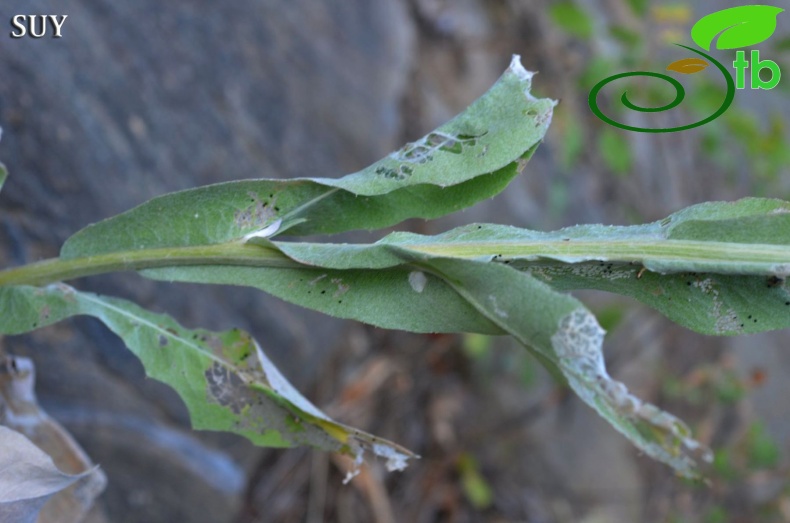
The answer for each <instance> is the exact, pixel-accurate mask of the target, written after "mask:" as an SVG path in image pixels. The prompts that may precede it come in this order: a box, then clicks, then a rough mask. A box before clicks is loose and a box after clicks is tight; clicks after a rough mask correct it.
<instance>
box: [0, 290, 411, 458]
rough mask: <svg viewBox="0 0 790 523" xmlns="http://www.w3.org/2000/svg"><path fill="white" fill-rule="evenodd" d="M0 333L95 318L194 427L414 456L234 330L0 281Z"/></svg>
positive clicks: (272, 443) (268, 442)
mask: <svg viewBox="0 0 790 523" xmlns="http://www.w3.org/2000/svg"><path fill="white" fill-rule="evenodd" d="M0 310H3V311H4V313H3V315H2V316H0V333H3V334H20V333H23V332H27V331H30V330H32V329H35V328H37V327H41V326H44V325H49V324H51V323H54V322H57V321H60V320H62V319H64V318H67V317H69V316H74V315H77V314H87V315H90V316H94V317H96V318H98V319H100V320H101V321H102V322H103V323H104V324H105V325H107V326H108V327H109V328H110V330H112V331H113V332H114V333H115V334H117V335H118V336H119V337H121V338H122V339H123V340H124V342H125V343H126V345H127V347H129V349H130V350H131V351H132V352H133V353H134V354H135V355H136V356H137V357H138V358H140V360H141V361H142V363H143V365H144V367H145V370H146V373H147V374H148V376H149V377H151V378H154V379H156V380H159V381H162V382H164V383H167V384H168V385H170V386H171V387H173V388H174V389H175V390H176V391H177V392H178V394H179V395H180V396H181V398H182V399H183V400H184V403H185V404H186V406H187V408H188V409H189V413H190V417H191V420H192V425H193V427H195V428H196V429H206V430H224V431H229V432H234V433H237V434H240V435H242V436H244V437H246V438H248V439H249V440H250V441H252V442H253V443H255V444H257V445H262V446H269V447H293V446H297V445H310V446H313V447H316V448H319V449H323V450H328V451H334V452H343V453H346V454H351V455H353V456H356V457H357V458H358V459H361V456H362V454H363V452H364V451H365V450H369V451H371V452H373V453H374V454H376V455H379V456H383V457H384V458H386V459H387V460H388V468H390V469H391V470H394V469H402V468H404V467H405V466H406V460H408V459H409V458H410V457H414V455H413V454H412V453H411V452H409V451H407V450H405V449H403V448H401V447H399V446H397V445H395V444H394V443H391V442H388V441H386V440H383V439H380V438H376V437H374V436H372V435H370V434H366V433H364V432H361V431H359V430H356V429H352V428H350V427H347V426H345V425H342V424H339V423H337V422H335V421H332V420H331V419H329V418H328V417H327V416H326V415H325V414H323V413H322V412H321V411H320V410H318V409H317V408H316V407H315V406H313V405H312V404H311V403H310V402H309V401H308V400H307V399H305V398H304V397H303V396H301V395H300V394H299V393H298V392H297V391H296V390H295V389H294V388H293V387H292V386H291V384H290V383H289V382H288V381H287V380H286V379H285V378H284V377H283V376H282V374H281V373H280V372H279V370H277V368H276V367H275V366H274V364H273V363H272V362H271V360H269V358H268V357H267V356H266V354H265V353H264V352H263V350H262V349H261V347H260V345H258V343H257V342H256V341H255V340H254V339H252V338H251V337H250V336H249V335H248V334H247V333H245V332H243V331H240V330H238V329H233V330H230V331H225V332H220V333H214V332H210V331H206V330H202V329H197V330H190V329H186V328H184V327H182V326H181V325H179V324H178V323H176V322H175V321H174V320H173V319H171V318H170V317H169V316H166V315H163V314H154V313H151V312H148V311H146V310H144V309H141V308H140V307H138V306H137V305H134V304H132V303H129V302H127V301H124V300H119V299H115V298H107V297H102V296H98V295H95V294H89V293H83V292H77V291H75V290H74V289H72V288H71V287H68V286H66V285H63V284H56V285H50V286H47V287H45V288H38V287H28V286H15V287H0Z"/></svg>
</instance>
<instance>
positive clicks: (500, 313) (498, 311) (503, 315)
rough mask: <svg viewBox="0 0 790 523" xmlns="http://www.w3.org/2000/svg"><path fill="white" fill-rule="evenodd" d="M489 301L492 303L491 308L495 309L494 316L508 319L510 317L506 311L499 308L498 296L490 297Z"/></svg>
mask: <svg viewBox="0 0 790 523" xmlns="http://www.w3.org/2000/svg"><path fill="white" fill-rule="evenodd" d="M488 301H489V302H490V303H491V307H493V308H494V314H496V315H497V316H499V317H500V318H507V317H508V315H507V311H504V310H502V309H500V308H499V304H498V303H497V301H496V296H494V295H493V294H491V295H489V296H488Z"/></svg>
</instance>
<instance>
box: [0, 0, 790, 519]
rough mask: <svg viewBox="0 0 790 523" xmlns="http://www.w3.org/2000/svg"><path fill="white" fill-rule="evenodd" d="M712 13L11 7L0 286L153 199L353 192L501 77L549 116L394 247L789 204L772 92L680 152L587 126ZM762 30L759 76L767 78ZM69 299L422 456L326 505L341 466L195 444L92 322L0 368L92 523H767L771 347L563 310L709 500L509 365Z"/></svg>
mask: <svg viewBox="0 0 790 523" xmlns="http://www.w3.org/2000/svg"><path fill="white" fill-rule="evenodd" d="M726 5H735V4H734V3H728V2H712V1H704V2H695V3H693V4H692V3H691V2H665V1H657V2H649V3H648V2H646V1H643V0H578V1H548V0H539V1H534V2H527V1H520V0H452V1H450V0H445V1H443V0H379V1H376V2H368V1H366V0H347V1H338V0H328V1H326V2H321V3H319V2H312V1H309V0H293V1H291V2H287V3H286V2H273V1H267V0H237V1H235V2H232V3H217V2H211V1H209V0H192V1H184V0H177V1H176V0H173V1H170V2H166V3H162V2H157V1H155V0H138V1H136V2H126V3H121V2H111V1H109V0H95V1H91V2H87V1H78V0H63V1H59V2H55V1H54V0H24V1H23V0H7V1H5V2H3V5H2V6H0V23H2V24H8V25H7V26H6V28H5V29H4V30H3V31H2V32H0V126H2V128H3V137H2V141H0V159H2V161H3V162H5V163H6V165H7V167H8V168H9V171H10V174H11V176H10V178H9V180H8V182H7V184H6V187H5V188H4V190H3V193H2V194H1V195H0V198H2V199H1V200H0V246H2V247H0V264H2V265H3V266H10V265H16V264H21V263H27V262H31V261H34V260H37V259H42V258H46V257H52V256H55V255H56V254H57V252H58V248H59V246H60V245H61V244H62V242H63V241H64V240H65V239H66V238H67V237H68V236H69V235H70V234H72V233H73V232H75V231H77V230H78V229H80V228H81V227H83V226H85V225H87V224H88V223H91V222H94V221H97V220H100V219H102V218H105V217H108V216H111V215H113V214H116V213H119V212H121V211H124V210H126V209H128V208H130V207H132V206H134V205H137V204H139V203H142V202H143V201H145V200H147V199H149V198H151V197H153V196H156V195H158V194H161V193H163V192H167V191H174V190H179V189H186V188H189V187H193V186H196V185H203V184H208V183H214V182H220V181H226V180H233V179H242V178H255V177H282V178H289V177H296V176H340V175H342V174H345V173H349V172H353V171H355V170H357V169H359V168H361V167H363V166H365V165H367V164H368V163H371V162H372V161H374V160H376V159H378V158H379V157H381V156H383V155H385V154H387V153H388V152H389V151H391V150H393V149H395V148H397V147H398V146H400V145H401V144H402V143H404V142H406V141H410V140H414V139H416V138H418V137H419V136H421V135H422V134H424V133H425V132H427V131H429V130H431V129H433V128H434V127H435V126H437V125H439V124H440V123H442V122H443V121H445V120H447V119H448V118H450V117H452V116H453V115H454V114H456V113H457V112H459V111H460V110H462V109H463V108H464V107H465V106H466V105H468V104H469V103H470V102H471V101H473V100H474V99H475V98H476V97H478V96H479V95H480V94H482V93H483V92H484V91H485V90H486V89H487V88H488V87H489V86H490V85H491V84H492V83H493V82H494V81H495V80H496V78H497V77H498V76H499V74H501V72H502V71H503V70H504V69H505V67H506V66H507V64H508V62H509V60H510V55H511V54H512V53H518V54H521V55H522V61H523V63H524V65H525V66H526V67H527V68H528V69H531V70H538V71H539V72H540V74H539V75H538V76H537V77H536V78H535V91H536V92H537V93H538V94H539V95H543V96H550V97H552V98H557V99H560V100H561V104H560V105H559V107H558V109H557V112H556V113H555V118H554V124H553V126H552V129H551V131H550V134H549V136H548V137H547V139H546V142H545V143H544V144H543V145H542V146H541V148H540V149H539V150H538V153H537V154H536V155H535V157H534V159H533V160H532V161H531V162H530V163H529V164H528V166H527V168H526V170H525V173H524V174H523V175H522V176H521V177H520V178H519V179H517V180H516V181H515V182H514V183H513V184H512V186H511V187H510V188H509V189H508V190H507V191H505V192H504V193H503V194H502V195H500V196H498V197H497V198H495V199H494V201H490V202H485V203H483V204H480V205H478V206H477V207H475V208H473V209H470V210H467V211H466V212H463V213H461V214H459V215H458V216H453V217H449V218H446V219H442V220H437V221H435V222H430V223H425V222H422V221H410V222H407V223H406V224H402V225H400V226H399V227H398V228H399V229H410V230H415V231H418V232H424V233H436V232H440V231H443V230H446V229H447V228H449V227H452V226H454V225H458V224H461V223H468V222H472V221H488V222H498V223H510V224H514V225H518V226H523V227H530V228H535V229H553V228H557V227H561V226H566V225H573V224H576V223H582V222H603V223H613V224H631V223H641V222H644V221H651V220H655V219H659V218H662V217H664V216H666V215H667V214H669V213H671V212H673V211H675V210H678V209H680V208H682V207H685V206H687V205H690V204H693V203H696V202H701V201H705V200H712V199H736V198H739V197H743V196H748V195H756V196H775V197H781V198H786V199H787V198H790V172H789V171H790V167H789V166H790V159H789V158H790V152H788V151H790V147H788V138H787V124H786V122H787V121H788V117H790V115H789V114H787V113H788V112H790V104H788V93H787V91H788V86H790V83H788V81H783V82H782V83H780V85H779V87H777V88H776V89H775V90H773V91H770V92H764V91H761V92H751V91H750V90H748V89H747V90H744V91H739V92H738V94H737V98H736V103H735V104H734V105H733V107H732V108H731V109H730V110H729V111H728V112H727V113H726V114H725V115H724V116H722V117H721V118H719V119H718V120H716V121H714V122H712V123H710V124H708V125H706V126H704V127H702V128H698V129H694V130H691V131H686V132H683V133H676V134H666V135H648V134H638V133H629V132H625V131H620V130H618V129H615V128H612V127H608V126H606V124H604V123H603V122H601V121H599V120H598V119H597V118H596V117H595V116H594V115H592V113H591V112H590V111H589V108H588V107H587V93H588V92H589V89H590V88H591V87H592V85H594V84H595V83H596V82H597V81H598V80H600V79H602V78H604V77H605V76H608V75H610V74H614V73H616V72H622V71H626V70H636V69H643V70H655V71H661V70H663V68H664V67H665V65H666V64H667V63H669V61H672V60H674V59H677V58H681V57H683V56H682V55H680V54H678V51H675V50H674V49H673V48H672V46H671V45H670V43H671V42H685V43H688V42H689V41H690V40H689V37H688V32H689V29H690V27H691V25H692V24H693V23H694V21H696V20H697V19H699V18H700V17H701V16H702V15H704V14H707V13H709V12H712V11H714V10H717V9H721V8H723V7H725V6H726ZM42 13H48V14H68V15H69V18H68V19H67V21H66V23H65V25H64V30H63V34H64V36H63V38H61V39H57V40H54V39H50V38H44V39H40V40H32V39H28V38H25V39H21V40H12V39H11V38H9V37H8V33H9V32H10V30H11V27H10V19H11V16H12V15H14V14H42ZM782 16H790V15H787V14H784V15H780V18H779V28H780V29H779V31H778V32H777V34H776V35H775V36H774V37H772V39H771V40H769V41H767V42H765V43H764V44H762V45H761V46H759V49H761V51H762V52H763V55H764V56H765V57H768V58H770V59H773V60H774V61H776V62H778V63H779V64H780V66H782V65H784V69H785V70H786V71H790V39H788V38H787V34H788V28H790V21H788V20H784V19H782ZM726 60H730V61H731V57H730V56H729V55H727V54H726V53H722V54H721V61H722V62H726ZM699 76H703V75H699ZM693 85H695V86H696V88H697V89H698V91H690V92H689V96H690V97H691V98H693V94H692V93H694V92H704V93H707V94H710V96H708V98H706V97H704V96H698V97H697V101H696V102H694V101H691V102H690V103H689V106H688V107H689V109H688V117H689V119H690V118H692V117H693V116H697V115H700V114H703V115H704V114H709V112H708V113H706V110H707V107H708V105H709V102H707V100H709V99H710V98H715V95H716V94H717V89H720V88H718V87H717V84H716V83H715V81H712V83H705V81H704V80H701V81H700V83H699V84H693ZM667 118H669V117H667ZM696 119H699V118H696ZM669 123H672V122H671V121H669ZM375 237H378V235H375V236H373V235H370V236H368V237H365V239H372V238H375ZM76 285H77V286H78V287H79V288H80V289H84V290H90V291H94V292H100V293H106V294H114V295H119V296H123V297H126V298H128V299H131V300H133V301H135V302H137V303H139V304H141V305H143V306H145V307H148V308H151V309H153V310H157V311H166V312H168V313H170V314H172V315H173V316H174V317H176V318H177V319H178V320H179V321H180V322H181V323H183V324H185V325H186V326H188V327H205V328H212V329H226V328H231V327H241V328H244V329H246V330H248V331H250V332H251V333H252V334H253V335H254V336H255V337H256V338H257V339H258V340H260V341H261V342H262V343H263V344H264V346H265V348H266V349H267V351H268V352H269V353H270V354H271V356H272V358H273V359H274V360H275V361H276V363H277V364H278V365H279V366H280V367H281V369H282V370H283V371H284V373H285V374H286V375H287V376H288V377H289V378H290V379H291V380H292V381H293V382H294V384H295V385H297V386H298V387H299V388H300V389H301V390H302V391H304V392H305V393H306V394H307V395H308V397H310V398H311V399H313V400H314V402H315V403H316V404H317V405H318V406H319V407H322V408H325V409H326V410H327V412H328V413H329V414H330V415H333V416H335V417H337V418H338V419H339V420H340V421H343V422H346V423H349V424H356V425H358V426H360V427H361V428H364V429H365V430H369V431H372V432H374V433H377V434H379V435H381V436H384V437H387V438H389V439H392V440H395V441H397V442H399V443H401V444H403V445H405V446H407V447H409V448H411V449H412V450H414V451H416V452H417V453H419V454H421V455H422V456H423V459H422V460H421V461H419V462H417V463H416V464H413V465H412V466H410V467H409V469H407V470H406V471H405V472H404V473H399V474H386V473H385V472H384V471H383V467H382V466H381V464H374V465H373V466H372V467H370V468H369V469H367V471H366V472H365V473H363V474H362V475H361V476H360V477H359V478H358V479H357V480H355V481H354V482H352V483H351V484H350V485H347V486H343V485H342V484H341V479H342V477H343V476H344V474H345V471H346V468H347V467H348V463H346V462H345V461H344V460H342V459H337V458H335V457H333V456H328V455H326V454H323V453H319V452H312V451H309V450H304V449H299V450H289V451H279V450H277V451H272V450H265V449H258V448H255V447H252V446H251V445H250V444H248V443H247V442H246V440H243V439H241V438H238V437H235V436H231V435H225V434H215V433H206V432H193V431H191V430H190V429H189V423H188V418H187V416H186V413H185V409H184V407H183V405H182V404H181V402H180V400H179V399H178V397H177V396H176V395H175V394H174V393H173V392H172V391H170V390H169V389H168V388H167V387H166V386H164V385H161V384H159V383H156V382H152V381H149V380H146V379H145V378H144V375H143V371H142V367H141V366H140V364H139V363H138V362H137V361H136V359H135V358H134V357H133V356H132V355H131V354H130V353H129V352H128V351H126V349H125V348H124V347H123V345H122V343H120V342H119V340H118V339H116V338H114V337H113V336H112V335H111V334H110V333H109V332H108V331H107V330H106V329H105V328H104V327H103V326H102V325H101V324H99V323H98V322H96V321H94V320H91V319H78V320H74V321H69V322H64V323H62V324H59V325H56V326H54V327H50V328H47V329H43V330H41V331H38V332H35V333H33V334H31V335H29V336H20V337H13V338H6V339H4V340H3V345H4V348H5V350H6V351H8V352H10V353H14V354H20V355H25V356H28V357H31V358H33V360H34V361H35V363H36V365H37V369H38V376H39V378H38V381H39V384H38V392H39V397H40V399H41V402H42V404H43V406H44V407H45V408H47V409H48V411H49V412H50V413H51V414H52V415H53V416H54V417H56V418H57V419H58V420H59V421H60V422H61V423H63V424H64V425H65V426H66V427H67V428H68V429H69V430H70V431H71V432H72V433H73V434H74V435H75V436H76V438H77V439H78V440H79V441H80V442H81V444H82V445H83V446H84V447H85V449H86V450H87V451H88V453H89V454H90V455H91V456H92V457H93V459H94V460H95V461H97V462H98V463H100V464H101V466H102V468H103V469H104V470H105V472H106V473H107V476H108V479H109V486H108V488H107V491H106V493H105V494H104V495H103V496H102V498H101V500H100V504H99V505H98V506H97V507H96V509H95V510H94V513H93V514H92V517H93V521H96V522H99V521H112V522H120V523H123V522H138V521H146V522H149V523H157V522H171V521H184V522H206V523H253V522H269V521H278V522H279V521H305V522H318V521H341V522H357V521H359V522H367V521H376V522H396V521H412V522H415V523H416V522H434V521H447V522H467V521H468V522H473V521H485V522H500V521H529V522H558V523H563V522H571V521H573V522H576V521H583V522H588V523H593V522H619V521H623V522H631V521H646V522H687V521H688V522H692V521H694V522H696V521H704V522H710V523H719V522H740V521H744V522H745V521H756V520H760V521H786V520H788V519H790V482H788V465H789V464H790V460H789V459H788V458H790V455H789V454H788V450H790V422H788V420H790V416H789V414H790V410H789V408H788V405H787V402H786V401H785V398H787V397H788V396H789V395H790V385H788V384H787V383H788V381H787V380H786V379H785V375H786V374H787V372H788V371H790V347H787V345H788V344H787V333H786V332H777V333H769V334H764V335H758V336H748V337H741V338H731V339H729V338H728V339H723V338H713V337H706V336H701V335H697V334H694V333H691V332H688V331H686V330H685V329H683V328H680V327H678V326H675V325H673V324H671V323H670V322H668V321H667V320H665V319H664V318H662V317H660V316H659V315H658V314H657V313H655V312H653V311H651V310H649V309H646V308H644V307H642V306H640V305H638V304H636V303H634V302H631V301H628V300H625V299H620V298H617V297H612V296H608V295H605V294H600V293H592V292H585V293H579V295H580V297H581V298H582V299H583V300H585V302H586V303H587V304H588V305H589V306H590V307H591V308H592V310H593V311H595V312H596V313H598V314H599V316H600V318H601V321H602V322H603V323H604V324H605V326H606V327H607V328H608V330H609V332H610V335H609V336H608V338H607V358H608V363H609V366H610V370H611V373H612V374H613V375H614V376H615V377H616V378H618V379H621V380H623V381H625V382H626V383H627V384H628V385H629V386H630V387H631V388H632V389H634V391H635V392H636V393H637V394H638V395H640V396H641V397H643V398H645V399H649V400H651V401H653V402H655V403H657V404H659V405H661V406H662V407H665V408H667V409H669V410H670V411H671V412H673V413H676V414H678V415H680V416H681V417H683V418H684V419H685V420H687V421H688V422H689V423H690V424H691V425H692V426H693V428H694V429H695V431H696V433H697V434H698V436H699V438H701V439H702V440H703V441H705V442H707V443H709V444H710V445H712V446H713V448H714V449H715V450H716V460H715V463H714V466H713V468H712V470H711V472H710V484H709V485H707V486H706V485H692V484H689V483H687V482H684V481H681V480H678V479H677V478H675V477H674V475H673V474H672V472H671V471H670V470H669V469H668V468H666V467H664V466H663V465H660V464H657V463H654V462H652V461H650V460H648V459H646V458H643V457H641V456H639V455H638V453H637V452H636V451H635V450H634V449H633V448H632V447H631V446H630V444H628V443H627V442H626V441H625V440H624V439H623V438H622V437H621V436H619V435H618V434H616V433H615V432H614V430H612V429H611V428H610V427H609V426H608V425H606V424H605V423H604V422H603V421H602V420H600V419H599V418H598V417H597V415H595V414H594V413H593V412H592V411H591V410H590V409H588V408H587V407H586V406H584V405H582V404H581V402H580V401H579V400H577V399H576V398H575V397H573V396H572V395H570V394H568V393H567V391H566V390H564V389H562V388H560V387H557V386H556V385H555V384H554V383H553V382H552V381H551V380H550V379H549V378H548V377H547V376H546V375H545V373H544V372H543V371H542V369H540V368H539V367H538V365H537V363H536V362H534V361H532V360H531V359H530V358H529V356H528V355H527V354H526V352H525V351H524V350H523V349H521V348H519V347H517V346H515V345H514V344H512V343H511V342H510V341H509V340H505V339H489V338H483V337H477V336H464V335H441V336H424V335H423V336H417V335H409V334H405V333H400V332H387V331H382V330H379V329H373V328H370V327H367V326H364V325H359V324H354V323H350V322H344V321H340V320H334V319H332V318H327V317H323V316H321V315H319V314H316V313H312V312H309V311H305V310H302V309H300V308H297V307H294V306H290V305H288V304H284V303H282V302H280V301H277V300H275V299H273V298H269V297H267V296H265V295H263V294H261V293H258V292H253V291H248V290H244V289H235V288H219V287H199V286H192V285H167V284H162V283H155V282H150V281H147V280H144V279H142V278H140V277H137V276H135V275H133V274H128V275H114V276H107V277H95V278H88V279H85V280H82V281H79V282H77V283H76Z"/></svg>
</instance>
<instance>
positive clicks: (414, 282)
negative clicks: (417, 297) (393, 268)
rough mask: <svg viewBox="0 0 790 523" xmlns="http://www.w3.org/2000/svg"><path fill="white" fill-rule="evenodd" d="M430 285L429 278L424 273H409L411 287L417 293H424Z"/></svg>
mask: <svg viewBox="0 0 790 523" xmlns="http://www.w3.org/2000/svg"><path fill="white" fill-rule="evenodd" d="M427 283H428V278H427V277H426V276H425V273H424V272H422V271H412V272H410V273H409V285H411V288H412V289H414V291H415V292H422V291H423V290H425V285H426V284H427Z"/></svg>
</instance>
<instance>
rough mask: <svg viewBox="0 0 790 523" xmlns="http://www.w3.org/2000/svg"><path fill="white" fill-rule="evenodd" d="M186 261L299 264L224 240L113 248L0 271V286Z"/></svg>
mask: <svg viewBox="0 0 790 523" xmlns="http://www.w3.org/2000/svg"><path fill="white" fill-rule="evenodd" d="M189 265H236V266H253V267H300V266H301V265H299V264H298V263H296V262H294V261H292V260H290V259H289V258H287V257H286V256H285V255H283V254H282V253H280V252H278V251H277V250H275V249H270V248H267V247H262V246H258V245H244V244H241V243H225V244H218V245H206V246H199V247H169V248H161V249H142V250H139V251H125V252H114V253H109V254H101V255H97V256H89V257H86V258H73V259H69V260H63V259H60V258H52V259H49V260H44V261H40V262H36V263H31V264H29V265H23V266H21V267H14V268H12V269H6V270H3V271H0V286H6V285H47V284H49V283H55V282H59V281H66V280H72V279H75V278H82V277H85V276H94V275H97V274H105V273H109V272H119V271H139V270H143V269H154V268H161V267H179V266H181V267H183V266H189Z"/></svg>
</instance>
